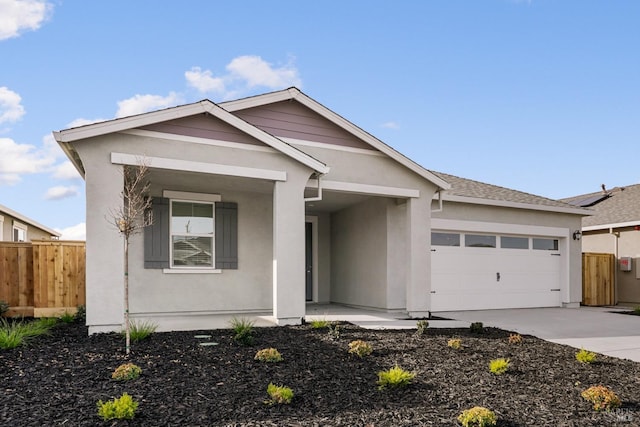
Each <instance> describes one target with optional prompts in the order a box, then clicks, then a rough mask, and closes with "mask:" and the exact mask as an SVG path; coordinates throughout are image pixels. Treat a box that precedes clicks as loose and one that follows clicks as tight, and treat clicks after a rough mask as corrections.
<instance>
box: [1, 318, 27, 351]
mask: <svg viewBox="0 0 640 427" xmlns="http://www.w3.org/2000/svg"><path fill="white" fill-rule="evenodd" d="M1 322H2V323H0V348H1V349H3V350H8V349H10V348H16V347H18V346H20V345H22V344H23V343H24V341H25V336H24V335H23V334H22V333H21V332H20V327H19V323H11V324H10V323H9V322H7V321H6V320H5V319H1Z"/></svg>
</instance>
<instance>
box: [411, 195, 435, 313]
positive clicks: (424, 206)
mask: <svg viewBox="0 0 640 427" xmlns="http://www.w3.org/2000/svg"><path fill="white" fill-rule="evenodd" d="M430 205H431V203H430V200H428V199H427V198H426V197H424V196H423V197H420V198H411V199H409V200H408V201H407V225H408V226H407V233H408V236H407V238H408V240H407V241H408V245H407V252H408V253H407V289H406V294H407V312H408V314H409V316H410V317H427V316H428V315H429V309H430V308H431V207H430Z"/></svg>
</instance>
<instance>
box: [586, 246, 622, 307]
mask: <svg viewBox="0 0 640 427" xmlns="http://www.w3.org/2000/svg"><path fill="white" fill-rule="evenodd" d="M582 303H583V304H584V305H613V304H615V257H614V255H613V254H601V253H592V252H586V253H583V254H582Z"/></svg>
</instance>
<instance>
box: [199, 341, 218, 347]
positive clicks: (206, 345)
mask: <svg viewBox="0 0 640 427" xmlns="http://www.w3.org/2000/svg"><path fill="white" fill-rule="evenodd" d="M200 345H201V346H203V347H210V346H212V345H218V343H217V342H201V343H200Z"/></svg>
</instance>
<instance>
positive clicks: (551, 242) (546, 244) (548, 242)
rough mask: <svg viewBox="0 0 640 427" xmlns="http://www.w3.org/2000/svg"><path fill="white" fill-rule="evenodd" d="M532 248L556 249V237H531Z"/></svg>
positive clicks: (542, 249)
mask: <svg viewBox="0 0 640 427" xmlns="http://www.w3.org/2000/svg"><path fill="white" fill-rule="evenodd" d="M533 249H536V250H541V251H557V250H558V239H533Z"/></svg>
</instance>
